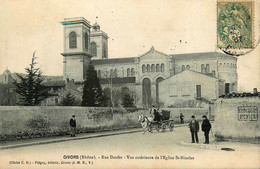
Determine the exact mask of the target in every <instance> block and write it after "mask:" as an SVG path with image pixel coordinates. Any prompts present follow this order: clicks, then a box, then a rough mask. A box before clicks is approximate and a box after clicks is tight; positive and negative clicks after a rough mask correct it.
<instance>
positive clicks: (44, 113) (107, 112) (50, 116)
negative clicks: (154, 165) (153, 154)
mask: <svg viewBox="0 0 260 169" xmlns="http://www.w3.org/2000/svg"><path fill="white" fill-rule="evenodd" d="M163 110H167V111H170V112H171V119H174V120H175V123H179V121H180V119H179V115H180V113H183V114H184V116H185V119H184V120H185V121H186V122H187V121H189V120H190V117H191V115H196V117H197V118H198V119H201V116H202V115H204V114H206V115H207V112H208V110H207V109H199V108H196V109H192V108H165V109H163ZM142 114H143V115H145V116H149V115H150V111H149V110H147V109H146V110H145V109H136V108H134V109H123V108H113V109H112V108H108V107H102V108H100V107H61V106H39V107H26V106H10V107H6V106H1V107H0V117H1V119H0V139H1V140H12V139H21V138H31V137H48V136H54V135H66V134H69V133H70V126H69V120H70V118H71V116H72V115H75V116H76V121H77V132H78V133H82V132H98V131H108V130H117V129H126V128H134V127H141V125H140V123H139V122H138V116H139V115H142Z"/></svg>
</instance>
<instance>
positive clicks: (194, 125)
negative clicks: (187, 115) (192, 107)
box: [189, 115, 200, 143]
mask: <svg viewBox="0 0 260 169" xmlns="http://www.w3.org/2000/svg"><path fill="white" fill-rule="evenodd" d="M189 127H190V132H191V139H192V142H191V143H195V140H194V136H195V139H196V143H199V138H198V132H199V128H200V126H199V122H198V121H197V120H196V119H195V116H194V115H192V116H191V122H190V124H189Z"/></svg>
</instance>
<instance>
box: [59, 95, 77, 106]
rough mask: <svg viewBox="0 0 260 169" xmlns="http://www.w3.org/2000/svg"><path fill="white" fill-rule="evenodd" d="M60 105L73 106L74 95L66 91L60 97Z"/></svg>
mask: <svg viewBox="0 0 260 169" xmlns="http://www.w3.org/2000/svg"><path fill="white" fill-rule="evenodd" d="M61 105H63V106H75V97H74V96H73V95H72V94H71V93H70V92H68V93H67V94H66V96H65V97H62V100H61Z"/></svg>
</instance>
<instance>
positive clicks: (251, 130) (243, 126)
mask: <svg viewBox="0 0 260 169" xmlns="http://www.w3.org/2000/svg"><path fill="white" fill-rule="evenodd" d="M259 110H260V99H259V98H257V97H244V98H229V99H228V98H226V99H218V100H217V101H216V102H215V112H214V115H215V124H216V128H215V131H214V132H215V135H216V138H217V139H218V140H235V141H246V142H254V143H260V120H259Z"/></svg>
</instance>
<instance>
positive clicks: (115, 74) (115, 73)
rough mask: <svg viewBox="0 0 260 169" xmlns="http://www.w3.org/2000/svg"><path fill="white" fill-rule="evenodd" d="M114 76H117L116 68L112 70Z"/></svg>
mask: <svg viewBox="0 0 260 169" xmlns="http://www.w3.org/2000/svg"><path fill="white" fill-rule="evenodd" d="M114 77H117V69H115V70H114Z"/></svg>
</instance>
